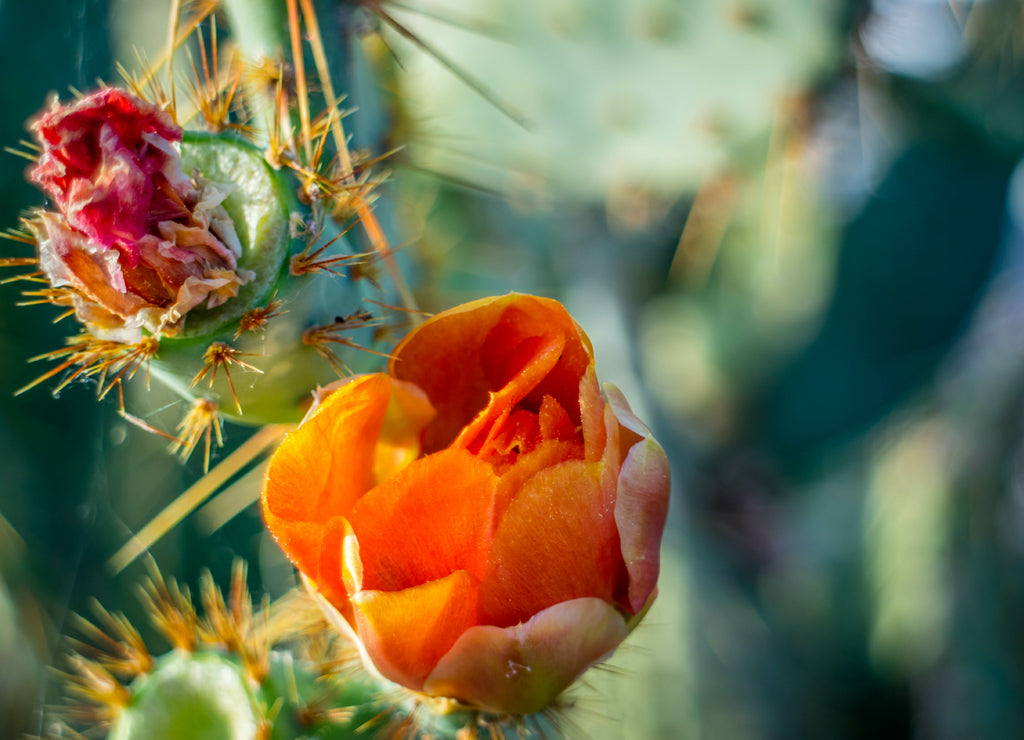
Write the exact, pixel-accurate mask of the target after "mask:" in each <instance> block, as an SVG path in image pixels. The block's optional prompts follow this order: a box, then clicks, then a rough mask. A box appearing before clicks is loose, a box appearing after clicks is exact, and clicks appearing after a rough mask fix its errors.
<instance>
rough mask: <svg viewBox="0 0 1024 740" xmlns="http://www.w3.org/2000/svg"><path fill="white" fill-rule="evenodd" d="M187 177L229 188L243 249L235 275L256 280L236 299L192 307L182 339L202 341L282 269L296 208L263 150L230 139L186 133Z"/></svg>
mask: <svg viewBox="0 0 1024 740" xmlns="http://www.w3.org/2000/svg"><path fill="white" fill-rule="evenodd" d="M181 159H182V167H183V169H184V170H185V172H186V173H191V172H193V171H195V172H198V173H199V175H200V176H201V177H203V178H204V179H206V180H210V181H212V182H215V183H223V184H228V185H230V186H231V187H233V188H234V190H233V192H232V193H231V195H229V196H228V197H227V199H226V200H225V201H224V209H225V210H226V211H227V212H228V215H229V216H230V217H231V220H232V221H234V224H235V231H236V232H237V234H238V239H239V241H240V242H241V244H242V256H241V257H240V258H239V260H238V268H239V269H240V270H251V271H252V272H254V273H255V274H256V276H255V277H254V278H253V279H252V280H250V281H249V282H247V283H246V284H245V285H243V286H241V288H239V290H238V295H237V296H235V297H234V298H232V299H231V300H228V301H227V302H226V303H223V304H222V305H220V306H217V307H216V308H210V309H207V308H197V309H193V310H192V311H190V312H189V313H188V316H187V317H186V318H185V327H184V330H183V332H182V335H183V336H184V337H201V336H206V335H209V334H213V333H215V332H216V331H217V330H218V329H220V328H221V327H223V326H224V325H225V324H228V323H230V322H232V321H235V320H237V319H239V318H241V316H242V315H243V314H244V313H245V312H246V311H248V310H249V309H250V308H252V307H253V306H255V305H258V304H259V303H260V302H262V301H264V300H265V298H266V297H267V296H268V295H269V293H270V292H271V288H272V287H273V286H274V285H275V284H276V283H277V281H278V278H279V277H280V276H281V274H282V271H283V270H284V269H286V263H287V261H288V254H289V247H290V243H291V239H290V237H289V229H288V224H289V219H290V217H291V211H292V210H293V208H294V207H295V205H297V204H296V201H295V195H294V193H293V187H292V186H291V184H290V183H289V182H288V181H287V179H286V178H285V177H283V176H282V175H280V174H278V173H277V172H275V171H274V170H273V169H272V168H271V167H270V166H269V165H268V164H267V163H266V161H265V160H264V158H263V151H262V150H261V149H259V148H258V147H256V146H253V145H252V144H249V143H248V142H245V141H243V140H241V139H237V138H235V137H229V136H223V135H216V134H203V133H194V132H188V133H186V134H185V138H184V140H183V141H182V145H181Z"/></svg>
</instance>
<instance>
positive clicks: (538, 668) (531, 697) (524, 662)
mask: <svg viewBox="0 0 1024 740" xmlns="http://www.w3.org/2000/svg"><path fill="white" fill-rule="evenodd" d="M628 634H629V630H628V628H627V627H626V621H625V619H623V617H622V615H621V614H620V613H619V612H618V611H617V610H616V609H615V607H613V606H612V605H611V604H609V603H607V602H605V601H602V600H601V599H594V598H583V599H573V600H571V601H564V602H562V603H561V604H556V605H554V606H552V607H549V608H547V609H544V610H543V611H541V612H538V613H537V614H536V615H534V616H533V617H532V618H531V619H530V620H529V621H528V622H526V623H525V624H519V625H515V626H513V627H505V628H500V627H490V626H477V627H471V628H470V629H468V630H466V632H465V633H463V634H462V636H461V637H459V639H458V640H457V641H456V642H455V644H454V645H453V646H452V648H451V649H450V650H449V651H448V652H447V653H446V654H445V655H444V657H442V658H441V660H440V661H439V662H438V664H437V666H436V667H435V668H434V670H433V671H432V672H431V673H430V675H429V676H428V677H427V680H426V682H425V683H424V684H423V691H424V693H427V694H430V695H432V696H445V697H451V698H455V699H458V700H459V701H462V702H464V703H466V704H469V705H470V706H473V707H476V708H478V709H482V710H485V711H489V712H498V713H508V714H530V713H533V712H538V711H540V710H542V709H544V707H546V706H548V705H549V704H550V703H551V702H552V701H553V700H554V698H555V697H556V696H558V695H559V694H560V693H562V691H563V690H564V689H565V688H566V687H567V686H569V684H571V683H572V682H573V681H574V680H575V679H576V677H577V676H579V675H580V674H581V673H583V671H585V670H586V669H587V668H589V667H590V666H591V665H593V664H594V663H597V662H599V661H601V660H602V659H604V658H605V657H607V656H608V655H609V654H611V652H612V651H613V650H614V649H615V648H616V647H617V646H618V645H619V643H621V642H622V641H623V640H624V639H625V638H626V636H627V635H628Z"/></svg>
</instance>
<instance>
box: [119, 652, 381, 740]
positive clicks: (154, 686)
mask: <svg viewBox="0 0 1024 740" xmlns="http://www.w3.org/2000/svg"><path fill="white" fill-rule="evenodd" d="M269 658H270V670H269V672H268V674H267V675H266V677H264V678H263V680H262V681H261V682H259V683H256V682H254V681H252V680H251V679H250V678H248V677H247V676H246V671H245V668H244V667H243V665H242V663H241V661H239V660H238V659H237V658H236V657H235V656H234V655H233V654H230V653H218V652H196V653H188V652H184V651H175V652H173V653H169V654H167V655H165V656H163V657H162V658H160V659H158V661H157V664H156V666H155V667H154V669H153V671H152V672H150V673H148V674H146V675H144V676H142V677H140V678H139V679H137V680H136V682H135V683H134V684H133V685H132V687H131V694H132V696H131V700H130V702H129V704H128V706H126V707H125V708H124V710H123V711H122V712H121V713H120V715H119V716H118V717H117V719H116V720H115V721H114V724H113V725H112V727H111V730H110V733H109V735H108V740H184V739H185V738H187V739H188V740H253V738H257V737H259V738H264V739H265V740H295V739H296V738H308V739H309V740H313V739H314V738H315V739H316V740H348V739H349V738H355V737H366V734H365V731H362V730H361V728H365V727H367V726H368V724H369V725H372V724H373V720H374V719H375V718H377V717H380V716H381V715H382V710H383V708H382V706H380V705H379V704H378V703H377V701H376V698H375V697H376V694H377V693H378V692H379V687H377V686H375V685H374V684H372V683H371V682H370V681H369V680H368V679H361V678H356V677H346V678H345V679H340V678H338V677H334V676H323V675H322V674H321V672H320V671H318V670H317V669H316V667H315V666H314V665H313V664H312V663H310V662H308V661H303V660H299V659H297V658H295V657H294V656H293V655H291V654H290V653H285V652H281V651H275V652H272V653H271V654H270V656H269ZM360 732H362V733H363V734H361V735H360Z"/></svg>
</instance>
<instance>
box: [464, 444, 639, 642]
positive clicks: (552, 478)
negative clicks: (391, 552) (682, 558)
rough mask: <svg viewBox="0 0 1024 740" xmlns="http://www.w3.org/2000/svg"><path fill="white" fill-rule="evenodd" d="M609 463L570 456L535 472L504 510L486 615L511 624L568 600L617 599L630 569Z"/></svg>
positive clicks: (485, 588)
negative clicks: (605, 485) (606, 473)
mask: <svg viewBox="0 0 1024 740" xmlns="http://www.w3.org/2000/svg"><path fill="white" fill-rule="evenodd" d="M600 477H601V466H600V465H591V464H587V463H584V462H583V461H581V460H569V461H566V462H561V463H558V464H555V465H553V466H551V467H548V468H545V469H543V470H541V471H540V472H538V473H537V474H536V475H534V476H533V477H531V478H529V479H528V480H527V481H526V482H525V483H524V484H523V485H522V487H521V488H520V490H519V492H518V493H517V494H515V498H514V499H512V501H511V503H509V505H508V508H507V509H506V510H505V513H504V514H503V515H502V517H501V519H500V522H499V524H498V526H497V529H496V530H495V533H494V539H493V541H492V543H491V556H490V562H489V563H488V568H487V573H486V575H485V577H484V580H483V584H482V585H481V588H480V621H481V623H484V624H494V625H497V626H501V627H505V626H509V625H512V624H516V623H517V622H522V621H525V620H526V619H529V618H530V617H531V616H532V615H534V614H536V613H537V612H539V611H541V610H542V609H546V608H547V607H549V606H552V605H554V604H557V603H559V602H561V601H568V600H570V599H576V598H581V597H585V596H593V597H597V598H600V599H604V600H605V601H612V602H614V601H615V600H616V594H617V593H618V592H619V591H620V590H622V591H624V588H623V585H624V583H625V571H624V569H623V566H622V555H621V552H620V547H619V540H618V533H617V531H616V527H615V519H614V515H613V507H614V500H612V499H608V498H607V497H606V496H605V493H604V492H603V491H602V487H601V481H600Z"/></svg>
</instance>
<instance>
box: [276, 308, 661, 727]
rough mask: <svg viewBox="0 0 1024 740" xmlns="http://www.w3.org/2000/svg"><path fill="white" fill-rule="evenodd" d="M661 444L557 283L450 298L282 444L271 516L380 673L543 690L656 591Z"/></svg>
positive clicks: (432, 685) (419, 680) (445, 684)
mask: <svg viewBox="0 0 1024 740" xmlns="http://www.w3.org/2000/svg"><path fill="white" fill-rule="evenodd" d="M668 493H669V470H668V461H667V458H666V456H665V453H664V451H663V450H662V449H661V447H660V446H659V445H658V443H657V442H655V441H654V440H653V439H652V438H651V436H650V431H649V430H648V429H647V427H645V426H644V425H643V424H642V423H641V422H640V421H639V419H637V418H636V416H634V415H633V413H632V411H630V408H629V406H628V405H627V404H626V401H625V399H623V397H622V395H621V394H620V393H619V391H618V390H617V389H615V388H614V387H612V386H605V388H604V389H603V392H602V389H601V387H600V386H599V385H598V381H597V376H596V374H595V372H594V357H593V350H592V347H591V345H590V342H589V340H588V339H587V337H586V335H585V334H583V332H582V331H581V330H580V329H579V327H578V326H577V325H576V323H575V322H574V321H573V320H572V318H571V317H570V316H569V314H568V313H567V312H566V311H565V309H564V308H563V307H562V306H561V305H560V304H559V303H557V302H556V301H553V300H550V299H546V298H536V297H533V296H526V295H508V296H503V297H500V298H488V299H484V300H480V301H476V302H474V303H470V304H467V305H464V306H460V307H458V308H455V309H453V310H450V311H446V312H444V313H441V314H439V315H437V316H435V317H433V318H432V319H430V320H428V321H427V322H425V323H424V324H423V325H421V326H420V327H418V328H417V329H415V330H414V331H412V332H411V333H410V334H409V335H408V337H406V339H405V340H404V341H403V342H402V343H401V344H400V345H399V346H398V348H397V349H396V350H395V352H394V355H393V359H392V360H391V362H390V365H389V369H388V374H386V375H384V374H376V375H367V376H361V377H356V378H353V379H352V380H351V381H349V382H348V383H346V384H344V385H342V386H341V387H340V388H339V389H338V390H336V391H334V392H333V393H332V394H331V395H329V396H327V397H326V398H325V399H324V400H323V401H322V403H321V404H320V405H319V406H318V407H317V408H316V409H315V410H314V411H313V412H311V414H310V415H309V416H308V417H307V419H306V421H305V422H304V423H303V424H302V426H300V427H299V428H298V429H297V430H296V431H294V432H293V433H291V434H290V435H289V436H288V437H287V438H286V440H285V441H284V443H283V444H282V445H281V447H280V448H279V449H278V450H277V452H276V453H275V455H274V456H273V458H272V459H271V461H270V466H269V469H268V471H267V477H266V482H265V487H264V491H263V511H264V516H265V518H266V522H267V526H268V527H269V529H270V531H271V533H272V534H273V535H274V537H275V538H276V539H277V541H278V543H279V544H280V545H281V547H282V548H283V549H284V551H285V553H287V555H288V556H289V558H291V560H292V561H293V562H294V563H295V565H296V566H297V567H298V568H299V569H300V570H301V571H302V572H303V573H304V574H305V576H306V577H307V579H308V580H309V581H310V583H311V584H312V586H313V587H314V588H315V589H316V590H317V591H318V592H319V593H320V594H321V595H322V596H323V597H324V599H325V600H326V601H327V602H329V603H330V604H331V605H332V606H333V607H334V608H335V609H336V610H337V612H338V614H339V615H340V617H341V618H342V619H341V620H339V621H341V623H342V624H344V625H347V627H350V628H351V632H352V633H353V634H354V635H355V637H356V639H357V640H358V641H359V644H360V645H361V647H362V652H363V654H364V657H365V658H366V659H367V660H368V661H369V662H370V663H371V664H372V668H374V669H375V670H376V671H377V672H379V673H380V674H381V675H383V676H384V677H386V678H388V679H390V680H392V681H395V682H397V683H399V684H402V685H404V686H406V687H408V688H411V689H413V690H416V691H420V692H423V693H426V694H429V695H432V696H439V697H449V698H453V699H457V700H459V701H461V702H464V703H465V704H468V705H470V706H473V707H476V708H479V709H482V710H486V711H491V712H499V713H512V714H525V713H530V712H535V711H539V710H540V709H543V708H544V707H545V706H547V705H548V704H549V703H550V702H551V701H552V700H553V699H554V698H555V697H556V696H557V695H558V694H559V693H560V692H561V691H562V690H563V689H565V688H566V687H567V686H568V685H569V684H570V683H572V681H573V680H575V678H576V677H577V676H579V675H580V674H581V673H582V672H583V671H584V670H585V669H586V668H587V667H588V666H590V665H592V664H593V663H595V662H598V661H600V660H602V659H603V658H605V657H606V656H607V655H608V654H609V653H611V651H612V650H614V649H615V647H616V646H617V645H618V644H619V643H620V642H621V641H622V640H623V639H624V638H625V637H626V635H627V634H628V633H629V632H630V630H631V629H632V628H633V627H634V626H635V624H636V623H637V622H638V621H639V617H640V616H641V615H642V614H643V613H644V611H645V610H646V608H647V607H648V606H649V604H650V602H651V601H652V600H653V598H654V594H655V591H656V589H655V586H656V581H657V577H658V567H659V546H660V542H661V534H662V530H663V528H664V524H665V517H666V512H667V507H668Z"/></svg>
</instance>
